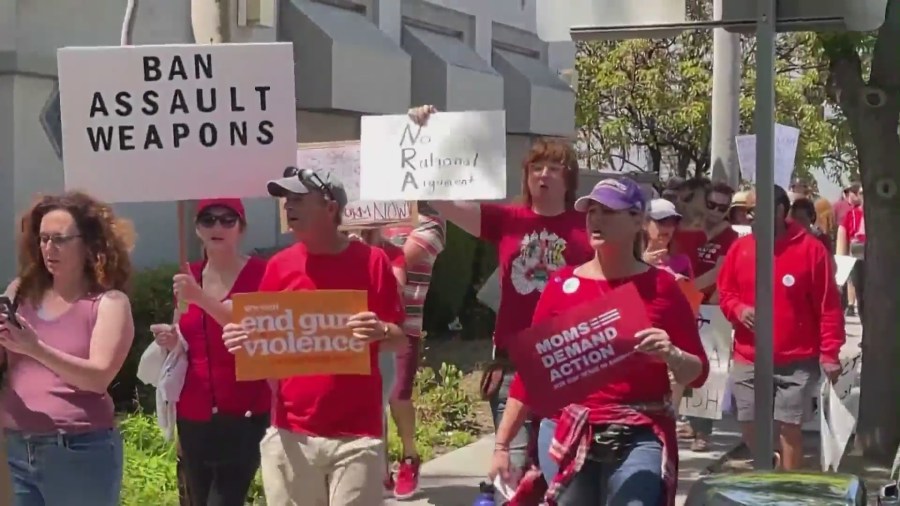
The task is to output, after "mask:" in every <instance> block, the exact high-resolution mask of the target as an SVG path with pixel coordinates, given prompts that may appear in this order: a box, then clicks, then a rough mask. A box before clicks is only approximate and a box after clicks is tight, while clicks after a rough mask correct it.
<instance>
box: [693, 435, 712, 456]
mask: <svg viewBox="0 0 900 506" xmlns="http://www.w3.org/2000/svg"><path fill="white" fill-rule="evenodd" d="M691 451H692V452H707V451H709V439H708V437H707V436H706V434H696V435H695V436H694V441H693V442H692V443H691Z"/></svg>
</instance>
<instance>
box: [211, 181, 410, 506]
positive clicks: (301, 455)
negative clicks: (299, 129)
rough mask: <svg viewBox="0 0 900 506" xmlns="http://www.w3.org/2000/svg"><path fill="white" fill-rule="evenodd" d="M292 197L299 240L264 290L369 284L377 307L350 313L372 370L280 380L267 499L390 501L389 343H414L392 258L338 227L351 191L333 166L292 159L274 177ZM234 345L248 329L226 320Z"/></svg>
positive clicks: (334, 505) (264, 451)
mask: <svg viewBox="0 0 900 506" xmlns="http://www.w3.org/2000/svg"><path fill="white" fill-rule="evenodd" d="M268 190H269V194H270V195H272V196H273V197H279V198H283V199H285V203H284V209H285V213H286V215H287V221H288V226H289V227H290V229H291V231H292V232H293V234H294V237H295V238H296V240H297V242H296V244H294V245H293V246H291V247H289V248H287V249H284V250H282V251H280V252H279V253H277V254H276V255H275V256H274V257H272V259H271V260H269V263H268V266H267V267H266V272H265V274H264V275H263V278H262V281H261V282H260V286H259V291H260V292H280V291H285V292H292V291H300V290H364V291H366V292H367V300H368V310H367V311H364V312H362V313H358V314H355V315H353V316H351V317H350V318H349V320H348V322H347V328H348V329H349V330H350V331H351V332H352V336H353V339H354V340H356V341H361V342H362V343H364V345H367V346H368V352H369V362H370V367H371V374H368V375H359V374H357V375H350V374H317V375H303V376H292V377H289V378H282V379H279V380H277V381H274V380H273V381H272V382H271V385H272V387H273V389H274V390H275V396H274V399H273V409H272V427H270V428H269V429H268V431H267V432H266V435H265V436H264V437H263V439H262V442H261V443H260V454H261V457H262V463H261V466H260V468H261V470H262V477H263V487H264V489H265V493H266V504H269V505H270V506H288V505H292V506H306V505H308V506H321V505H330V506H370V505H372V504H381V502H382V495H383V488H382V486H383V485H382V478H383V472H384V461H385V460H384V459H385V457H384V451H385V448H384V443H383V440H382V437H383V432H384V428H383V419H384V407H383V404H382V391H381V381H382V380H381V373H380V371H379V367H378V353H379V351H380V350H390V351H396V350H397V349H400V348H402V347H404V346H405V345H406V342H407V338H406V334H405V332H404V331H403V330H402V329H401V328H400V324H402V323H403V319H404V313H403V305H402V303H401V300H400V291H399V289H398V286H397V281H396V279H395V278H394V273H393V271H392V270H391V262H390V261H389V260H388V258H387V255H386V254H385V253H384V251H382V250H381V249H378V248H373V247H370V246H369V245H367V244H365V243H363V242H361V241H351V240H350V239H349V238H348V237H347V236H346V235H345V234H343V233H342V232H341V231H340V230H339V228H338V227H339V226H340V224H341V217H342V215H343V213H344V207H345V206H346V205H347V192H346V191H345V190H344V187H343V185H342V184H341V183H340V181H338V180H337V179H335V178H334V176H333V175H331V174H330V173H326V172H322V171H313V170H308V169H297V168H295V167H288V168H287V169H285V171H284V174H283V177H282V178H280V179H276V180H273V181H270V182H269V183H268ZM222 337H223V339H224V340H225V345H226V347H227V348H228V349H229V351H231V352H232V353H234V352H236V351H237V350H239V349H241V348H242V347H243V346H244V343H245V342H246V341H247V339H248V331H247V330H246V329H244V328H243V326H242V325H241V324H240V323H232V324H228V325H226V326H225V329H224V332H223V336H222Z"/></svg>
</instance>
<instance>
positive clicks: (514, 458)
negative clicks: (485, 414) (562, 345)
mask: <svg viewBox="0 0 900 506" xmlns="http://www.w3.org/2000/svg"><path fill="white" fill-rule="evenodd" d="M514 376H515V373H513V372H509V373H506V374H504V375H503V381H502V382H501V383H500V388H499V389H498V390H497V393H496V395H494V396H493V397H491V398H490V399H488V401H489V404H490V405H491V415H493V418H494V431H495V432H496V431H497V427H499V426H500V420H501V419H502V418H503V412H504V411H506V401H507V400H508V399H509V385H510V384H511V383H512V380H513V377H514ZM530 430H531V422H530V421H528V420H526V421H525V424H524V425H523V426H522V428H521V429H519V432H518V433H516V435H515V436H514V437H513V439H512V441H510V442H509V463H510V467H511V468H514V469H515V468H521V467H523V466H524V465H525V464H527V463H528V433H529V431H530Z"/></svg>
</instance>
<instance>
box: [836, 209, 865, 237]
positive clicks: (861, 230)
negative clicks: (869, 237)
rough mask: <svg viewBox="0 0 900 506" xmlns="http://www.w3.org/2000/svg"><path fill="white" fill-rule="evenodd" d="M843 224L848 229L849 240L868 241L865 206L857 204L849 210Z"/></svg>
mask: <svg viewBox="0 0 900 506" xmlns="http://www.w3.org/2000/svg"><path fill="white" fill-rule="evenodd" d="M841 226H842V227H844V230H846V231H847V242H848V243H849V242H866V221H865V215H864V214H863V207H862V206H856V207H854V208H853V209H851V210H850V211H848V212H847V215H846V216H844V221H843V222H841Z"/></svg>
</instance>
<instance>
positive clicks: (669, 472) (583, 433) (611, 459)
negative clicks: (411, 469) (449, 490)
mask: <svg viewBox="0 0 900 506" xmlns="http://www.w3.org/2000/svg"><path fill="white" fill-rule="evenodd" d="M575 208H576V209H578V210H582V211H586V212H587V232H588V234H589V237H590V245H591V246H592V248H593V249H594V251H595V256H594V259H593V260H590V261H589V262H587V263H584V264H582V265H579V266H569V267H566V268H564V269H560V270H559V271H557V272H556V273H554V274H553V276H551V278H550V280H549V282H548V284H547V288H546V289H545V290H544V293H543V294H542V295H541V299H540V302H539V303H538V305H537V308H536V310H535V313H534V323H537V322H541V321H543V320H545V319H548V318H553V317H555V316H557V315H560V314H562V313H565V312H566V311H567V310H568V309H569V308H572V307H575V306H578V305H580V304H583V303H585V302H587V301H590V300H592V299H599V298H602V297H603V296H604V294H605V293H607V292H609V291H610V290H612V289H614V288H616V287H619V286H621V285H624V284H627V283H633V284H634V286H635V287H636V288H637V290H638V292H639V293H640V296H641V299H642V300H643V301H644V303H645V304H646V309H647V313H648V316H649V318H650V321H651V322H652V324H653V328H649V329H646V330H643V331H641V332H639V333H638V334H637V335H636V336H635V337H637V338H638V339H639V341H640V342H639V344H638V345H637V346H636V348H635V351H637V352H638V353H635V354H634V355H632V356H630V357H629V358H628V359H626V361H625V362H623V363H622V365H621V367H620V368H619V376H618V379H617V380H615V381H609V380H607V381H606V382H604V383H603V384H598V385H597V388H596V390H595V391H594V393H592V394H590V395H588V396H587V397H585V398H584V399H583V401H582V402H581V403H578V404H571V405H569V406H567V407H566V408H565V409H563V410H562V411H561V412H558V413H536V415H539V416H543V417H546V418H547V419H545V420H544V421H543V422H542V423H541V428H540V433H539V436H538V443H537V450H538V455H539V460H540V466H541V471H542V474H543V475H544V479H545V480H546V481H547V482H549V483H550V488H549V491H548V499H550V500H555V501H556V504H558V505H559V506H567V505H581V504H645V505H651V504H674V500H675V486H676V483H677V481H676V480H677V476H678V445H677V440H676V435H675V418H674V413H673V409H672V405H671V403H670V394H671V392H670V387H669V376H668V371H669V370H671V371H672V374H673V375H674V377H675V380H676V381H677V382H678V383H680V384H689V385H692V386H694V387H699V386H701V385H702V384H703V383H704V382H705V381H706V376H707V374H708V370H709V364H708V362H707V359H706V353H704V351H703V346H702V344H701V341H700V335H699V332H698V331H697V324H696V321H695V319H694V317H693V316H692V314H693V313H692V312H691V308H690V305H689V304H688V301H687V300H686V299H685V297H684V295H683V294H682V292H681V290H680V288H679V287H678V284H677V282H676V280H675V278H674V277H673V276H672V275H671V274H669V273H668V272H665V271H663V270H661V269H657V268H654V267H652V266H650V265H648V264H646V263H644V262H643V261H641V260H640V258H639V254H640V252H641V250H642V248H640V243H641V227H642V224H643V221H644V216H645V211H646V201H645V199H644V197H643V195H642V193H641V190H640V188H639V187H638V185H637V184H636V183H635V182H633V181H631V180H629V179H622V180H611V179H610V180H604V181H601V182H599V183H597V185H596V186H595V187H594V189H593V191H592V192H591V193H590V195H588V196H586V197H582V198H580V199H578V201H577V202H576V203H575ZM510 390H511V391H510V400H509V401H508V403H507V405H506V412H505V413H504V415H503V420H502V421H501V422H500V427H499V429H498V430H497V438H496V443H495V449H494V457H493V463H492V474H493V475H496V474H498V473H499V474H500V475H501V476H503V475H505V474H508V472H509V455H508V450H509V448H508V443H509V441H510V439H511V436H512V435H513V434H515V433H516V432H517V431H518V430H519V427H520V426H521V424H522V423H523V421H524V419H525V417H526V416H528V414H527V411H528V410H527V406H528V395H527V391H526V388H525V385H524V383H522V381H521V379H520V377H519V376H518V375H517V376H516V378H515V379H514V380H513V384H512V387H511V389H510ZM582 451H586V452H587V453H586V459H584V460H583V461H581V462H579V460H581V459H579V458H578V457H577V454H579V453H582Z"/></svg>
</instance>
